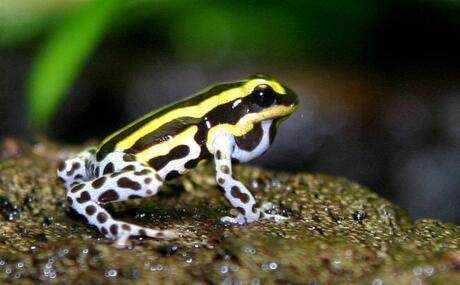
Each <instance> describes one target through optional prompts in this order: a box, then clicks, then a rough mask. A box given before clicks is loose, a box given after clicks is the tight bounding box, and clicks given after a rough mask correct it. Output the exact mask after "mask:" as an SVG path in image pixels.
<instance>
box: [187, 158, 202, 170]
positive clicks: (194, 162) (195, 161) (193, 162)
mask: <svg viewBox="0 0 460 285" xmlns="http://www.w3.org/2000/svg"><path fill="white" fill-rule="evenodd" d="M199 162H200V159H198V158H197V159H191V160H189V161H187V162H186V163H185V164H184V167H185V168H187V169H192V168H195V167H196V166H197V165H198V163H199Z"/></svg>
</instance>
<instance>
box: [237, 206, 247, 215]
mask: <svg viewBox="0 0 460 285" xmlns="http://www.w3.org/2000/svg"><path fill="white" fill-rule="evenodd" d="M236 209H237V210H238V212H240V213H241V214H243V215H246V210H245V209H244V208H241V207H236Z"/></svg>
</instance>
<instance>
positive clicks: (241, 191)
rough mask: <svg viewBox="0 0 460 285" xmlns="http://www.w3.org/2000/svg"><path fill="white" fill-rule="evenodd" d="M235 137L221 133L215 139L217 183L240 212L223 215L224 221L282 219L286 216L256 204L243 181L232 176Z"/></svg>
mask: <svg viewBox="0 0 460 285" xmlns="http://www.w3.org/2000/svg"><path fill="white" fill-rule="evenodd" d="M234 145H235V142H234V138H233V137H232V136H231V135H219V136H217V137H216V138H215V139H214V143H213V150H214V162H215V167H216V180H217V183H218V184H219V185H220V186H221V187H222V188H223V190H224V195H225V198H227V200H228V201H229V202H230V204H232V206H233V207H234V208H235V209H237V210H238V212H240V214H239V215H237V216H236V217H229V216H226V217H223V218H222V219H221V221H222V222H230V223H236V224H244V223H252V222H255V221H257V220H259V218H262V219H273V220H275V221H281V220H284V219H286V217H283V216H280V215H275V214H268V213H265V212H264V211H262V210H261V209H259V208H258V207H257V206H256V200H255V198H254V196H253V195H252V194H251V192H250V191H249V190H248V189H247V188H246V186H244V184H243V183H241V182H240V181H238V180H236V179H234V178H233V176H232V159H231V155H232V152H233V149H234Z"/></svg>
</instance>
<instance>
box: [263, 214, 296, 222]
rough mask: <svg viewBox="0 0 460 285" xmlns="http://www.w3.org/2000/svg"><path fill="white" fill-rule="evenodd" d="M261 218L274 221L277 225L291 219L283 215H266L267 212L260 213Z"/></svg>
mask: <svg viewBox="0 0 460 285" xmlns="http://www.w3.org/2000/svg"><path fill="white" fill-rule="evenodd" d="M260 218H261V219H264V220H270V221H274V222H276V223H279V222H283V221H285V220H287V219H289V217H285V216H281V215H277V214H268V213H265V212H260Z"/></svg>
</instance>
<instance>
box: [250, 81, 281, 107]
mask: <svg viewBox="0 0 460 285" xmlns="http://www.w3.org/2000/svg"><path fill="white" fill-rule="evenodd" d="M251 97H252V98H253V100H254V102H255V103H256V104H257V105H259V106H260V107H268V106H270V105H272V104H273V103H274V102H275V97H276V96H275V91H273V89H272V88H271V87H270V86H268V85H267V84H259V85H257V86H256V87H255V88H254V90H252V93H251Z"/></svg>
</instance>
